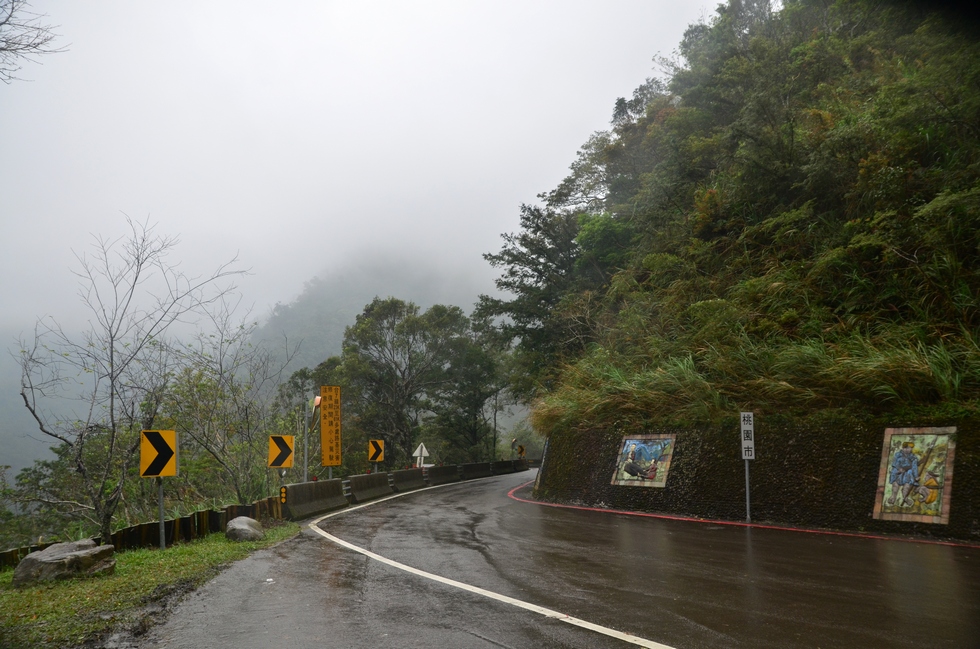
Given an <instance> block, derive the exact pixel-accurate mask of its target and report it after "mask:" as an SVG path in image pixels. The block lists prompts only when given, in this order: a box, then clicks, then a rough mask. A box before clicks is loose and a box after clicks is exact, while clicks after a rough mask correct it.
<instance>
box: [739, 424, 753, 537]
mask: <svg viewBox="0 0 980 649" xmlns="http://www.w3.org/2000/svg"><path fill="white" fill-rule="evenodd" d="M738 421H739V426H738V439H739V446H741V447H742V459H743V460H745V522H746V523H751V522H752V497H751V495H750V491H749V460H754V459H755V416H754V415H753V414H752V413H751V412H742V413H739V416H738Z"/></svg>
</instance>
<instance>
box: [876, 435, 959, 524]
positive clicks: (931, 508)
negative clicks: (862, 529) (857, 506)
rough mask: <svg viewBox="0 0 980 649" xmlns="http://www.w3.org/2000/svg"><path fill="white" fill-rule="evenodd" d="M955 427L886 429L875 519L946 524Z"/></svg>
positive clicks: (950, 489) (950, 488)
mask: <svg viewBox="0 0 980 649" xmlns="http://www.w3.org/2000/svg"><path fill="white" fill-rule="evenodd" d="M955 436H956V427H955V426H947V427H944V428H888V429H886V430H885V440H884V444H883V445H882V449H881V466H880V468H879V470H878V491H877V494H876V495H875V508H874V517H875V518H877V519H881V520H886V521H906V522H915V523H938V524H941V525H945V524H947V523H948V522H949V504H950V498H951V491H952V487H953V456H954V454H955V450H956V440H955Z"/></svg>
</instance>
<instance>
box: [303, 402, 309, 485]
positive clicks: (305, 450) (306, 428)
mask: <svg viewBox="0 0 980 649" xmlns="http://www.w3.org/2000/svg"><path fill="white" fill-rule="evenodd" d="M308 407H309V405H308V403H307V401H306V395H303V482H309V479H308V478H307V471H306V470H307V467H308V466H309V465H310V462H309V458H308V457H307V455H308V449H309V447H310V427H309V426H307V425H306V409H307V408H308Z"/></svg>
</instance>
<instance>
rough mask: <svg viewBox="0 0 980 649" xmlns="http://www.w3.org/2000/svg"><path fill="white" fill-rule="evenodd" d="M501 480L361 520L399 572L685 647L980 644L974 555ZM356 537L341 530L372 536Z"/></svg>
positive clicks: (978, 554) (978, 568) (343, 526)
mask: <svg viewBox="0 0 980 649" xmlns="http://www.w3.org/2000/svg"><path fill="white" fill-rule="evenodd" d="M494 480H497V481H498V485H499V483H500V482H499V481H500V480H502V478H501V479H494ZM492 485H493V482H492V481H486V482H484V483H483V484H482V485H480V486H478V485H476V484H472V485H458V486H456V487H453V488H452V489H449V490H446V491H444V492H442V493H438V492H436V491H433V492H431V494H429V495H428V496H427V498H426V505H425V507H426V511H425V513H423V514H420V513H419V511H418V510H417V509H411V508H406V509H405V510H404V511H402V507H403V505H399V504H395V502H392V504H391V505H383V506H382V507H384V509H385V510H386V511H383V510H381V509H378V510H376V511H375V512H374V513H369V512H367V511H366V512H365V513H364V514H363V518H366V519H367V520H361V521H360V524H361V525H367V526H369V527H370V526H372V525H373V523H372V522H369V521H374V522H377V521H376V519H375V517H378V518H383V520H384V523H383V524H382V525H379V527H377V529H376V535H374V536H372V537H371V538H370V540H369V541H368V542H369V544H370V546H371V549H372V550H373V551H375V552H379V553H380V554H383V555H384V556H387V557H389V558H391V559H394V560H396V561H404V562H406V563H409V564H410V565H413V566H415V567H418V568H420V569H424V570H429V571H432V572H435V573H437V574H440V575H443V576H446V577H449V578H451V579H458V580H460V581H464V582H466V583H471V584H474V585H481V586H483V587H486V588H490V589H494V590H496V591H497V592H501V593H503V594H506V595H509V596H513V597H520V598H522V599H524V600H526V601H530V602H533V603H536V604H539V605H541V606H547V607H549V608H554V609H556V610H560V611H563V612H565V613H568V614H569V615H574V616H576V617H582V618H584V619H587V620H590V621H592V622H595V623H597V624H601V625H604V626H609V627H612V628H616V629H619V630H622V631H625V632H629V633H633V634H636V635H639V636H642V637H646V638H650V639H653V640H656V641H658V642H663V643H665V644H669V645H671V646H674V647H678V648H688V647H735V646H745V647H825V648H826V647H842V648H845V647H855V648H866V647H888V648H889V649H895V648H900V647H909V648H913V647H914V648H917V649H921V648H923V647H943V648H949V647H962V648H972V647H980V640H978V639H980V550H977V549H969V548H961V547H949V546H942V545H926V544H918V543H908V542H904V541H900V540H894V541H892V540H875V539H864V538H854V537H846V536H828V535H815V534H807V533H798V532H788V531H781V530H771V529H760V528H745V527H734V526H727V525H717V524H711V523H698V522H686V521H675V520H661V519H652V518H641V517H631V516H626V515H619V514H611V513H606V512H596V511H585V510H570V509H557V508H553V507H545V506H540V505H532V504H526V503H504V502H501V501H500V500H499V499H498V498H496V497H495V496H494V495H493V494H492V490H493V489H499V488H500V487H499V486H492ZM464 493H465V495H464ZM525 496H526V494H525ZM404 506H405V507H407V503H406V504H405V505H404ZM403 518H410V519H411V520H412V523H411V527H412V534H411V535H402V534H400V533H399V532H398V530H399V529H401V526H402V524H403V523H402V519H403ZM336 525H339V527H337V526H336ZM349 526H350V521H347V522H344V521H338V522H337V523H336V524H331V525H330V527H331V530H332V533H336V534H338V535H339V536H341V537H343V538H345V539H346V540H349V541H350V542H353V543H357V541H358V539H359V538H360V539H362V540H367V539H366V538H365V537H364V536H363V535H361V534H358V533H356V532H355V533H352V532H353V530H352V529H350V527H349ZM396 536H397V541H396Z"/></svg>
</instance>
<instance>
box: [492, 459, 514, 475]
mask: <svg viewBox="0 0 980 649" xmlns="http://www.w3.org/2000/svg"><path fill="white" fill-rule="evenodd" d="M513 472H514V460H498V461H496V462H494V463H493V474H494V475H500V474H502V473H513Z"/></svg>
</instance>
